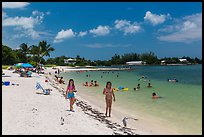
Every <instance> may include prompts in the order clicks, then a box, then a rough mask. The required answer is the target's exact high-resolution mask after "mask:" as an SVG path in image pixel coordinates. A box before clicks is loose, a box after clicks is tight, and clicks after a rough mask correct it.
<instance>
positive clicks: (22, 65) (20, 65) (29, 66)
mask: <svg viewBox="0 0 204 137" xmlns="http://www.w3.org/2000/svg"><path fill="white" fill-rule="evenodd" d="M14 66H16V67H23V68H33V66H32V65H31V64H29V63H17V64H15V65H14Z"/></svg>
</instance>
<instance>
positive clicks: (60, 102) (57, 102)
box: [2, 70, 113, 135]
mask: <svg viewBox="0 0 204 137" xmlns="http://www.w3.org/2000/svg"><path fill="white" fill-rule="evenodd" d="M4 73H5V74H6V75H7V76H10V77H2V78H3V81H10V82H11V83H15V84H19V86H17V85H10V86H2V99H3V100H2V134H3V135H20V134H22V135H27V134H28V135H51V134H54V135H71V134H81V135H89V134H113V131H112V130H111V129H109V128H107V127H106V125H105V124H102V123H100V122H99V121H96V120H94V119H92V118H90V117H89V116H88V115H86V114H84V113H83V112H82V111H81V109H80V108H79V107H76V106H75V112H69V111H67V110H69V101H68V100H65V98H64V96H62V95H61V94H60V93H59V91H58V90H56V89H55V88H52V87H51V86H50V85H46V83H45V82H44V80H45V78H44V76H38V75H37V74H33V76H32V77H31V78H22V77H19V75H18V74H14V73H12V71H8V70H4ZM36 82H40V83H42V85H43V86H44V87H45V86H46V87H49V88H51V89H53V90H52V91H51V94H50V95H41V94H36V90H35V84H36ZM61 117H62V118H63V119H64V124H63V125H61V124H62V123H61Z"/></svg>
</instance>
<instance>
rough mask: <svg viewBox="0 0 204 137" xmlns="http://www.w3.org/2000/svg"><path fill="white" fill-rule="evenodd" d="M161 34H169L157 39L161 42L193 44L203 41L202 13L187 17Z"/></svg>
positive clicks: (164, 29)
mask: <svg viewBox="0 0 204 137" xmlns="http://www.w3.org/2000/svg"><path fill="white" fill-rule="evenodd" d="M160 32H164V33H167V34H160V36H159V37H157V38H158V39H159V40H161V41H168V42H183V43H192V42H193V41H199V40H202V13H198V14H193V15H190V16H185V17H183V18H182V19H180V20H177V22H176V24H173V25H170V26H166V27H165V28H162V29H161V30H160Z"/></svg>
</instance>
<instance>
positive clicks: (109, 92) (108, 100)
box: [103, 81, 115, 117]
mask: <svg viewBox="0 0 204 137" xmlns="http://www.w3.org/2000/svg"><path fill="white" fill-rule="evenodd" d="M111 86H112V84H111V82H110V81H108V82H107V84H106V87H105V88H104V90H103V94H104V95H105V100H106V114H105V115H106V116H107V112H108V110H109V117H111V105H112V99H113V101H115V94H114V92H113V89H112V88H111ZM112 97H113V98H112Z"/></svg>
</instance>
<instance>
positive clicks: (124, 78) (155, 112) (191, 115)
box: [61, 65, 202, 134]
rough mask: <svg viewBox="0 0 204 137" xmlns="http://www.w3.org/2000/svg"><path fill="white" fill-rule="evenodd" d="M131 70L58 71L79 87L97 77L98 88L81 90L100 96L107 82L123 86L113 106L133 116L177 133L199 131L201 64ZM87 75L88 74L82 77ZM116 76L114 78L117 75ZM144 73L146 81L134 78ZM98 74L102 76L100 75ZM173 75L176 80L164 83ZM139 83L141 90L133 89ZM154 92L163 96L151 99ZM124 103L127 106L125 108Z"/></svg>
mask: <svg viewBox="0 0 204 137" xmlns="http://www.w3.org/2000/svg"><path fill="white" fill-rule="evenodd" d="M133 69H134V70H133V71H88V72H83V73H77V72H71V73H62V74H61V75H62V76H64V78H65V79H70V78H73V79H74V80H75V83H77V85H79V86H80V88H82V87H83V86H81V85H82V83H85V82H86V81H88V82H89V83H90V81H91V80H97V81H98V83H99V85H100V86H99V87H93V88H89V87H88V88H83V89H84V92H86V93H87V94H90V95H92V96H95V97H96V98H99V99H102V98H103V95H102V90H103V88H104V87H105V85H106V82H107V81H111V82H112V87H118V86H124V87H128V88H129V91H123V92H115V95H116V99H117V102H116V105H117V106H119V107H121V108H122V109H123V110H126V111H128V112H129V113H131V114H133V115H137V114H138V110H139V112H140V113H141V114H146V115H149V116H151V117H154V118H155V119H158V120H161V121H163V122H165V123H166V125H167V126H168V127H170V128H171V129H172V130H177V131H179V133H181V134H201V133H202V66H201V65H191V66H136V67H133ZM86 75H90V77H86ZM117 75H118V77H117ZM142 75H144V76H146V77H147V79H148V80H150V83H151V84H152V86H153V87H152V88H147V87H146V86H147V84H148V82H147V81H138V79H139V78H141V76H142ZM101 76H103V77H102V78H101ZM174 77H176V78H177V79H178V81H179V82H178V83H170V82H167V79H168V78H169V79H171V78H174ZM137 84H140V87H141V89H140V90H139V91H134V90H133V88H134V87H136V86H137ZM152 92H156V93H157V95H159V96H162V97H163V98H161V99H158V100H152V99H151V94H152ZM127 106H128V107H127Z"/></svg>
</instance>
